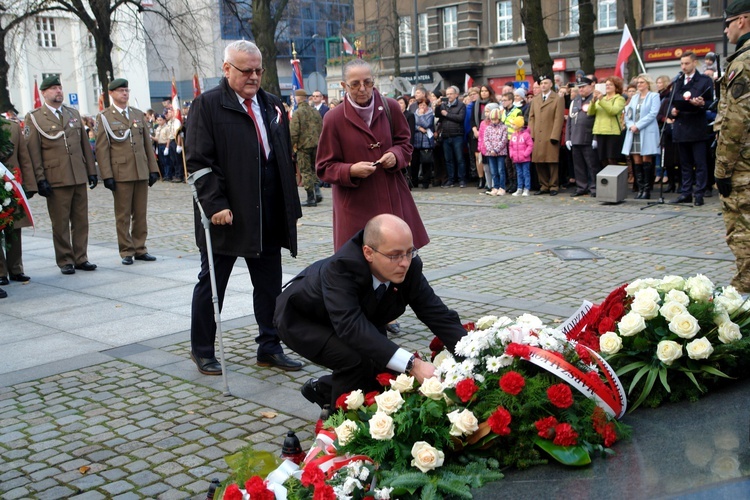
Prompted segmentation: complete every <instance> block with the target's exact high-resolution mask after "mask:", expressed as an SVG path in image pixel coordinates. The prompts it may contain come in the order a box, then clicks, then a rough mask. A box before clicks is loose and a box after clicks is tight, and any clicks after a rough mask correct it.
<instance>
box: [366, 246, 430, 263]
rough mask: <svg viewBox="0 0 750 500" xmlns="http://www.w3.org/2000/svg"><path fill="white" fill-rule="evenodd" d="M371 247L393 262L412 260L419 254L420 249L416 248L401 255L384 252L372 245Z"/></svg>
mask: <svg viewBox="0 0 750 500" xmlns="http://www.w3.org/2000/svg"><path fill="white" fill-rule="evenodd" d="M370 248H372V251H373V252H376V253H379V254H380V255H382V256H383V257H385V258H387V259H389V260H390V261H391V262H401V261H402V260H403V259H406V260H408V261H411V260H412V259H413V258H414V257H416V256H417V255H418V254H419V250H417V249H416V248H415V249H414V250H412V251H411V252H409V253H403V254H401V255H387V254H384V253H383V252H380V251H378V249H377V248H375V247H370Z"/></svg>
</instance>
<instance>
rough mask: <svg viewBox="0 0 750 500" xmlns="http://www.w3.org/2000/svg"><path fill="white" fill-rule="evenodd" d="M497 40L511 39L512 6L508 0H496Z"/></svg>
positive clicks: (500, 41)
mask: <svg viewBox="0 0 750 500" xmlns="http://www.w3.org/2000/svg"><path fill="white" fill-rule="evenodd" d="M497 41H498V43H502V42H510V41H513V8H512V7H511V4H510V2H497Z"/></svg>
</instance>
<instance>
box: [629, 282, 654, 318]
mask: <svg viewBox="0 0 750 500" xmlns="http://www.w3.org/2000/svg"><path fill="white" fill-rule="evenodd" d="M649 290H653V288H649ZM638 293H640V292H638ZM630 310H631V311H632V312H634V313H638V314H639V315H640V316H643V319H654V318H655V317H656V316H658V315H659V304H658V302H656V301H655V300H651V299H650V298H649V297H646V296H641V295H638V294H636V297H635V300H634V301H633V304H632V305H631V306H630Z"/></svg>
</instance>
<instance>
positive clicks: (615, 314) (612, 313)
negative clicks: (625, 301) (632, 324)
mask: <svg viewBox="0 0 750 500" xmlns="http://www.w3.org/2000/svg"><path fill="white" fill-rule="evenodd" d="M607 316H609V317H610V318H612V319H613V320H614V321H620V320H621V319H622V317H623V316H625V306H623V305H622V302H615V303H614V304H612V307H610V308H609V313H608V314H607Z"/></svg>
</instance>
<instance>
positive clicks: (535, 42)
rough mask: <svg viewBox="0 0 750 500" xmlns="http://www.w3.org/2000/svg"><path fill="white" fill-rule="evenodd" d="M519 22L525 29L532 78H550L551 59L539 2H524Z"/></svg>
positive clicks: (525, 0) (539, 0) (528, 0)
mask: <svg viewBox="0 0 750 500" xmlns="http://www.w3.org/2000/svg"><path fill="white" fill-rule="evenodd" d="M521 22H523V26H524V28H525V29H526V47H527V49H528V51H529V59H530V60H531V71H532V73H533V74H534V78H538V77H539V76H542V75H547V76H550V77H551V76H552V57H550V55H549V47H548V46H547V45H548V43H549V38H548V37H547V32H546V31H545V30H544V16H543V15H542V2H541V0H524V2H523V3H522V5H521Z"/></svg>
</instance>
